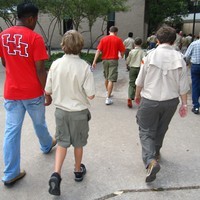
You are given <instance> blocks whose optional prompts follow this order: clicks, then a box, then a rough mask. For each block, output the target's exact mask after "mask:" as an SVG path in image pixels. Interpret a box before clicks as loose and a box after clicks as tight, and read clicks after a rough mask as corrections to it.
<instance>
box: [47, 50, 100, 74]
mask: <svg viewBox="0 0 200 200" xmlns="http://www.w3.org/2000/svg"><path fill="white" fill-rule="evenodd" d="M63 55H64V53H63V52H59V53H53V54H52V55H51V56H50V58H49V60H47V61H46V62H45V68H46V69H47V70H48V69H49V68H50V66H51V64H52V62H53V61H54V60H56V59H58V58H61V57H62V56H63ZM94 56H95V54H94V53H84V52H81V54H80V57H81V58H82V59H83V60H85V61H87V62H88V63H89V64H90V65H91V64H92V62H93V60H94ZM100 61H101V57H99V58H98V60H97V62H100Z"/></svg>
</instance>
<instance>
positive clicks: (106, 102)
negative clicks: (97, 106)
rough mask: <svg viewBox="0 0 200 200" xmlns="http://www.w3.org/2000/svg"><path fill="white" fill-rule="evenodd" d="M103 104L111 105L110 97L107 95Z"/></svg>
mask: <svg viewBox="0 0 200 200" xmlns="http://www.w3.org/2000/svg"><path fill="white" fill-rule="evenodd" d="M105 104H106V105H111V104H113V101H112V99H111V98H108V97H107V98H106V101H105Z"/></svg>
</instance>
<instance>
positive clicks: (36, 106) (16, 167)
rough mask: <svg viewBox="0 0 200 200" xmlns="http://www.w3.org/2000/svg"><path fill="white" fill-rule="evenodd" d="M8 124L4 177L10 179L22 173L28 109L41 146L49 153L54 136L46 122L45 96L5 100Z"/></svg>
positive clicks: (4, 149)
mask: <svg viewBox="0 0 200 200" xmlns="http://www.w3.org/2000/svg"><path fill="white" fill-rule="evenodd" d="M4 107H5V110H6V125H5V135H4V143H3V155H4V164H5V169H4V177H3V178H2V180H3V181H9V180H11V179H13V178H15V177H16V176H18V175H19V173H20V139H21V129H22V123H23V121H24V116H25V113H26V111H27V112H28V114H29V116H30V117H31V119H32V122H33V125H34V129H35V132H36V135H37V137H38V139H39V142H40V148H41V150H42V151H43V152H44V153H47V152H48V151H49V150H50V148H51V145H52V137H51V136H50V134H49V131H48V129H47V126H46V122H45V106H44V96H41V97H38V98H34V99H29V100H5V101H4Z"/></svg>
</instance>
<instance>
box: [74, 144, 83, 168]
mask: <svg viewBox="0 0 200 200" xmlns="http://www.w3.org/2000/svg"><path fill="white" fill-rule="evenodd" d="M82 157H83V147H75V148H74V158H75V171H76V172H80V171H81V161H82Z"/></svg>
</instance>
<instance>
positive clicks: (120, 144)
mask: <svg viewBox="0 0 200 200" xmlns="http://www.w3.org/2000/svg"><path fill="white" fill-rule="evenodd" d="M94 77H95V82H96V89H97V94H96V98H95V99H94V100H93V101H91V109H90V111H91V114H92V120H91V121H90V132H89V135H90V136H89V140H88V145H87V146H86V147H85V149H84V158H83V163H84V164H85V165H86V167H87V174H86V176H85V179H84V180H83V182H81V183H77V182H75V181H74V180H73V179H74V174H73V168H74V159H73V148H70V149H69V151H68V155H67V157H66V160H65V163H64V166H63V171H62V183H61V196H60V197H54V196H51V195H49V193H48V180H49V177H50V175H51V173H52V171H53V165H54V155H55V150H53V151H52V152H51V153H50V154H49V155H44V154H42V153H41V151H40V150H39V144H38V140H37V138H36V136H35V134H34V131H33V127H32V123H31V120H30V118H29V116H28V115H26V118H25V122H24V125H23V130H22V140H21V142H22V144H21V167H22V168H24V169H25V170H26V172H27V175H26V177H25V178H24V179H22V180H21V181H19V182H18V183H16V184H15V185H14V187H12V188H7V187H4V186H3V184H2V186H0V200H4V199H7V200H49V199H62V200H106V199H112V200H135V199H136V200H152V199H153V200H171V199H176V200H179V199H180V200H191V199H192V200H198V199H200V181H199V177H200V172H199V169H200V156H199V155H200V134H199V133H200V130H199V127H200V126H199V120H200V115H194V114H193V113H192V112H191V111H190V109H191V107H192V106H191V98H190V97H189V112H188V116H187V117H186V118H180V117H179V115H178V112H177V113H176V114H175V116H174V118H173V120H172V122H171V124H170V127H169V130H168V132H167V135H166V138H165V141H164V146H163V148H162V151H161V156H162V159H161V162H160V164H161V171H160V172H159V173H158V175H157V179H156V180H155V181H154V182H153V183H151V184H146V183H145V181H144V180H145V174H146V171H145V169H144V165H143V163H142V159H141V145H140V142H139V137H138V126H137V124H136V122H135V115H136V111H137V107H136V106H134V107H133V109H129V108H128V107H127V104H126V103H127V88H128V73H127V72H126V67H125V63H124V60H120V67H119V80H118V82H117V83H116V85H115V88H114V92H113V94H114V97H113V100H114V104H113V105H111V106H106V105H105V104H104V102H105V89H104V78H103V73H102V65H101V63H100V64H98V66H97V68H96V69H95V70H94ZM3 79H4V69H3V68H2V66H0V133H1V134H0V146H1V147H2V145H3V133H4V123H5V112H4V108H3V97H2V92H3ZM54 109H55V108H54V106H53V105H51V106H49V107H47V109H46V118H47V124H48V128H49V130H50V132H51V133H52V135H53V134H54V132H55V122H54ZM2 157H3V156H2V151H0V169H1V170H0V175H1V176H3V158H2Z"/></svg>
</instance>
